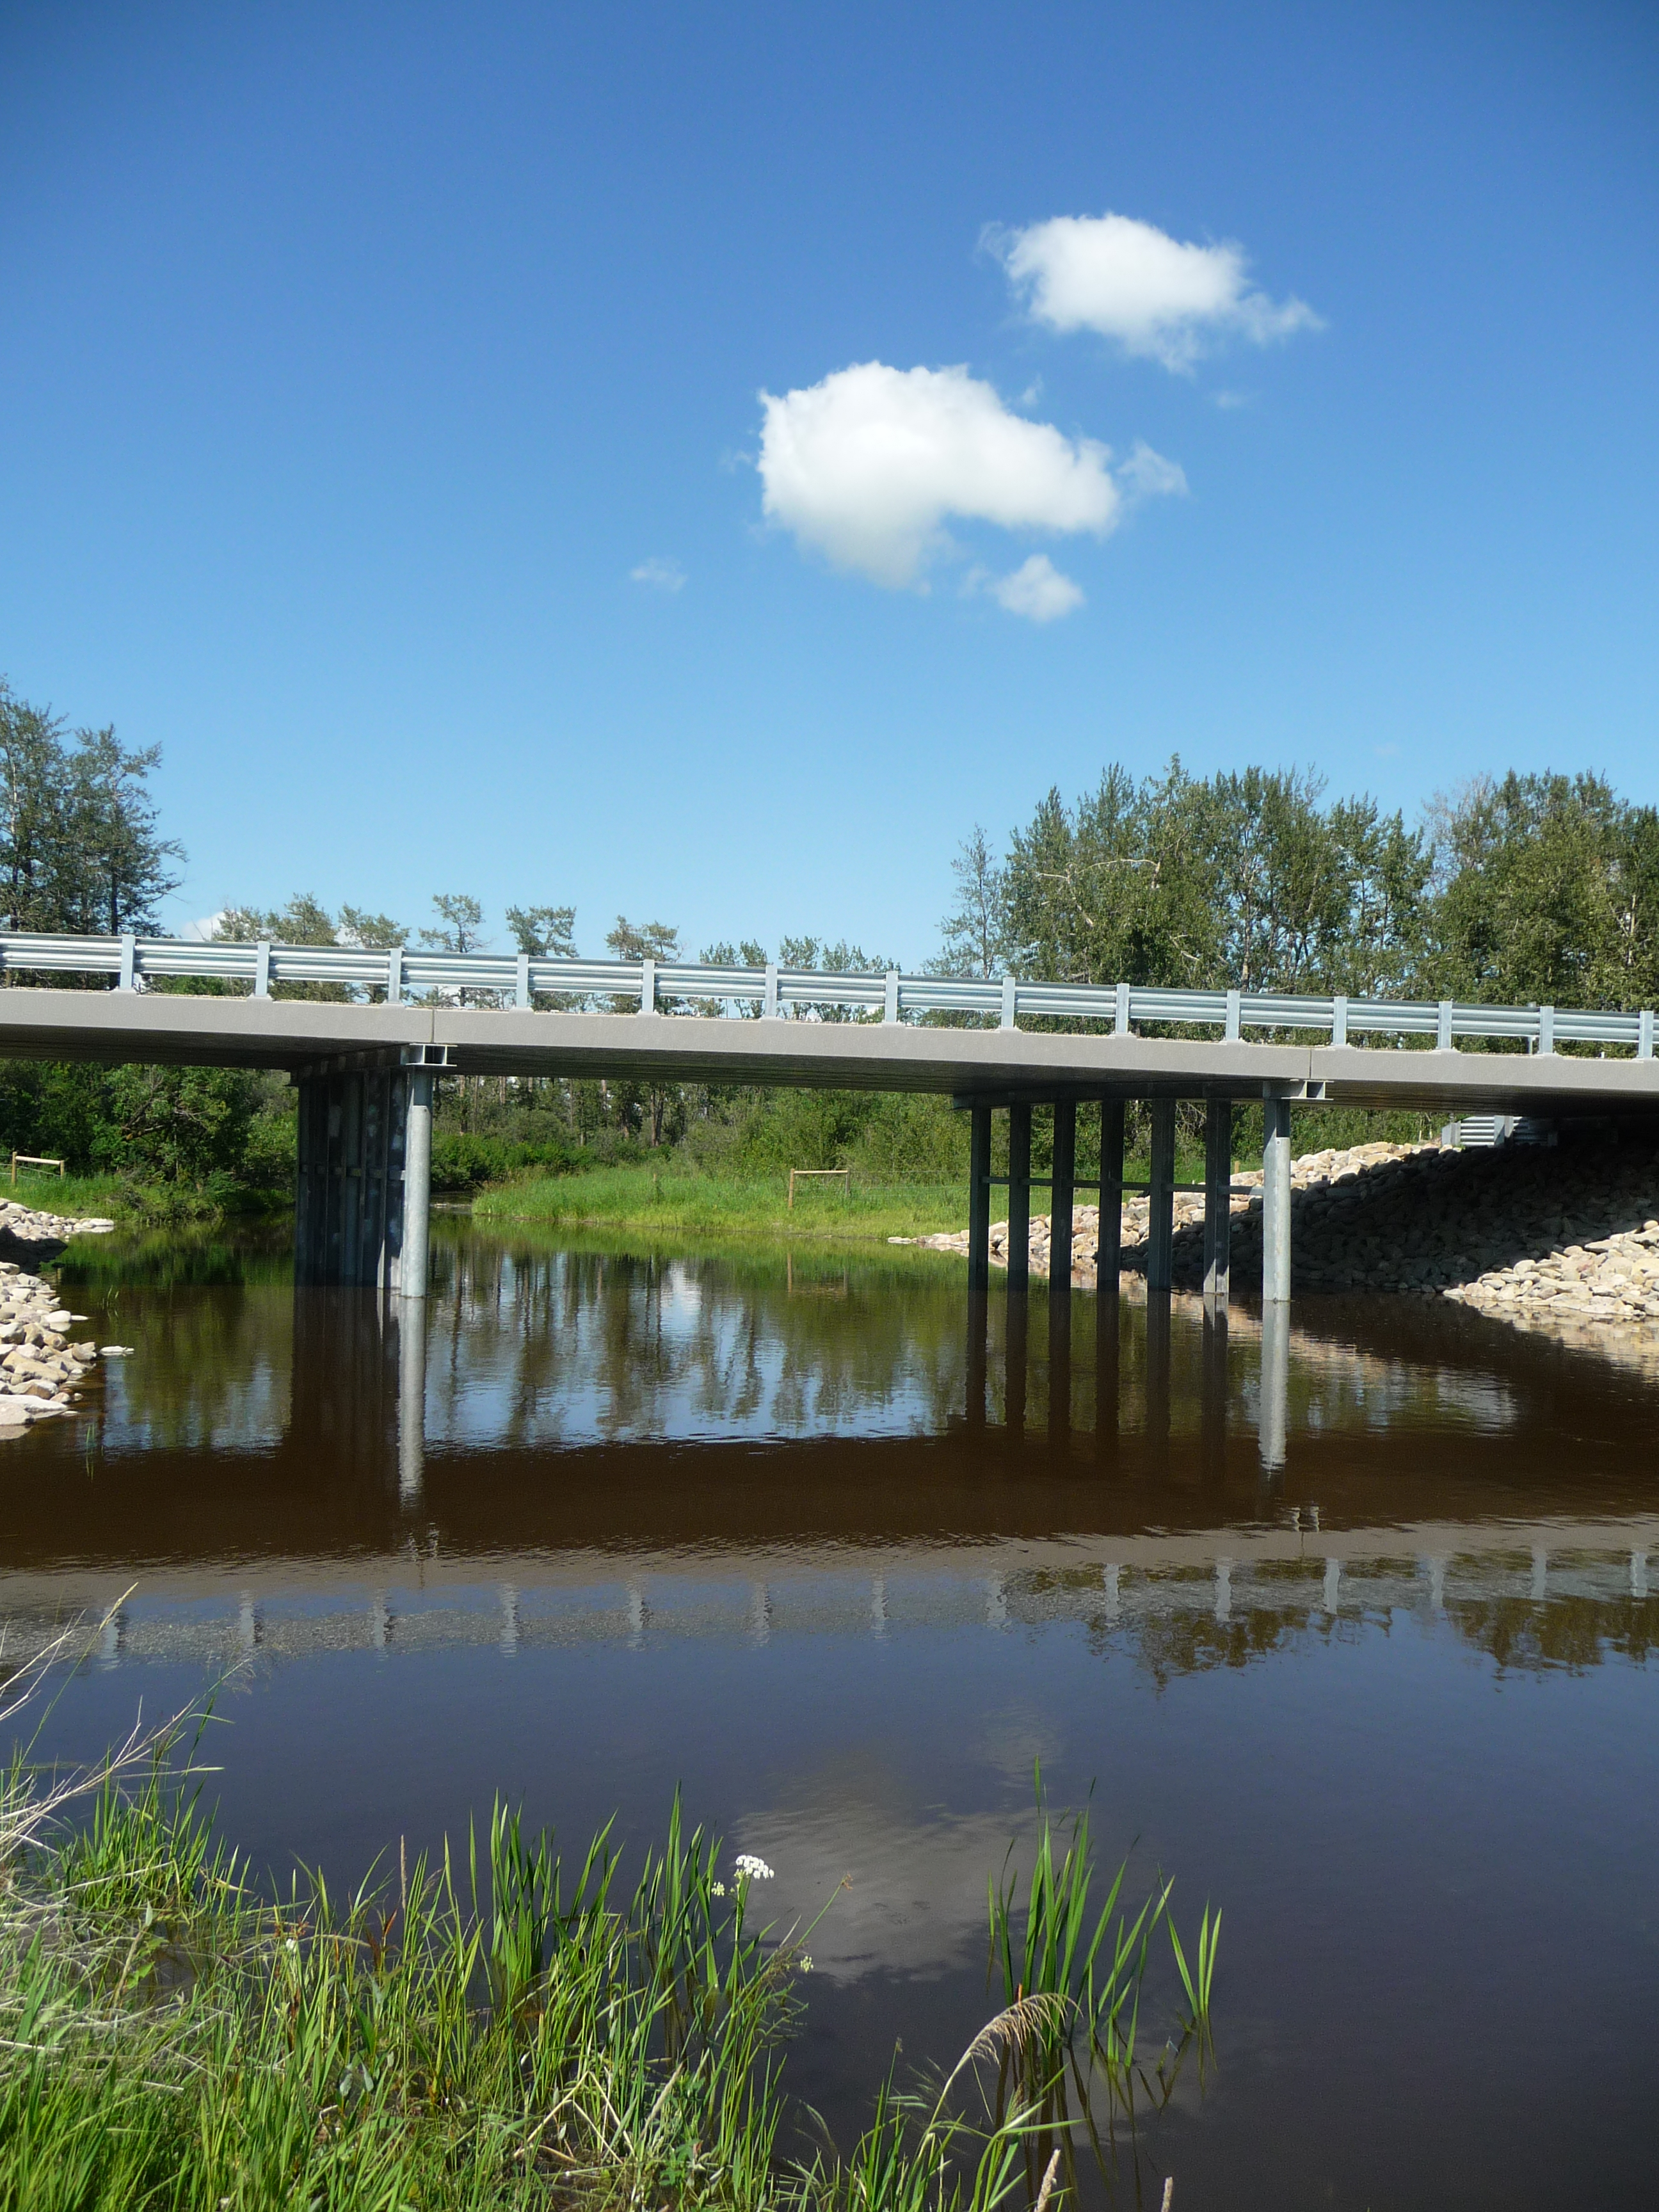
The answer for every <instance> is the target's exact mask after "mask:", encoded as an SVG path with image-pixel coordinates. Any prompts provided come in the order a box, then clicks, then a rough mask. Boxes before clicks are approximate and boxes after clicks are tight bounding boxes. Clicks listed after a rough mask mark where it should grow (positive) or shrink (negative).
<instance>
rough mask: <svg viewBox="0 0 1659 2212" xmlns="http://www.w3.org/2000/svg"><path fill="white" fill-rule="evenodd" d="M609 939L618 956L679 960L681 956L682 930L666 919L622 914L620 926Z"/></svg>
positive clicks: (634, 958) (607, 945)
mask: <svg viewBox="0 0 1659 2212" xmlns="http://www.w3.org/2000/svg"><path fill="white" fill-rule="evenodd" d="M605 945H606V948H607V950H608V951H610V952H611V955H612V957H614V958H616V959H617V960H678V958H679V957H680V933H679V932H678V929H671V928H670V927H669V926H668V924H667V923H666V922H665V921H629V920H628V919H627V918H626V916H625V915H620V914H619V915H617V926H616V927H615V928H614V929H613V930H611V931H610V932H609V933H608V934H607V935H606V938H605Z"/></svg>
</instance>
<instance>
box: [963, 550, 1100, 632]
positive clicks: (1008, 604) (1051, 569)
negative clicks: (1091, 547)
mask: <svg viewBox="0 0 1659 2212" xmlns="http://www.w3.org/2000/svg"><path fill="white" fill-rule="evenodd" d="M987 589H988V590H989V592H990V594H991V597H992V598H993V599H994V600H995V601H996V603H997V605H999V606H1000V607H1001V608H1002V609H1003V610H1004V611H1006V613H1008V614H1011V615H1024V617H1025V618H1026V620H1027V621H1028V622H1034V623H1051V622H1054V621H1055V620H1056V619H1057V618H1058V617H1060V616H1061V615H1069V614H1071V613H1073V611H1075V610H1076V609H1077V608H1079V607H1080V606H1081V605H1083V592H1082V590H1081V588H1080V587H1079V586H1078V585H1076V584H1074V583H1073V581H1072V580H1071V578H1070V577H1069V576H1064V575H1062V574H1060V570H1059V569H1058V568H1055V566H1054V562H1052V561H1051V560H1050V559H1049V558H1048V555H1047V554H1046V553H1033V554H1032V556H1031V557H1030V560H1029V561H1024V562H1021V564H1020V566H1019V567H1018V568H1016V569H1015V570H1014V573H1013V574H1012V576H1001V577H999V578H998V579H997V580H996V581H995V582H994V584H991V585H988V586H987Z"/></svg>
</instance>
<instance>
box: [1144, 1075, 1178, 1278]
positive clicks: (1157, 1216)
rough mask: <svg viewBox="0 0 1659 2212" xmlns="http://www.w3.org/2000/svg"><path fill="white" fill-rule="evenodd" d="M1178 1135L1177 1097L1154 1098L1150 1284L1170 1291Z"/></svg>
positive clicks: (1149, 1207)
mask: <svg viewBox="0 0 1659 2212" xmlns="http://www.w3.org/2000/svg"><path fill="white" fill-rule="evenodd" d="M1175 1136H1176V1103H1175V1100H1174V1099H1173V1098H1154V1099H1153V1101H1152V1194H1151V1196H1150V1198H1149V1200H1148V1201H1147V1221H1146V1288H1147V1289H1148V1290H1149V1291H1167V1290H1168V1289H1169V1288H1170V1277H1171V1274H1172V1272H1173V1267H1174V1260H1175Z"/></svg>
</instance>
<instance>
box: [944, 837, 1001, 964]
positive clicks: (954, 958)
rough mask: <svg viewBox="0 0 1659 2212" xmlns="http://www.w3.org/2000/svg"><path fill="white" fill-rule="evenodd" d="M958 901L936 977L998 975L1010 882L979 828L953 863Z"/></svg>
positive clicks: (948, 922)
mask: <svg viewBox="0 0 1659 2212" xmlns="http://www.w3.org/2000/svg"><path fill="white" fill-rule="evenodd" d="M951 873H952V875H954V876H955V878H956V879H957V902H956V904H955V906H954V907H952V908H951V911H950V913H949V914H948V915H945V922H944V937H945V947H944V951H942V952H941V953H940V955H939V958H938V959H937V960H936V961H934V962H933V963H932V966H933V972H934V974H935V975H975V976H977V977H979V978H980V979H981V981H986V980H988V978H990V977H991V976H994V975H1000V974H1001V972H1002V970H1003V969H1004V968H1005V966H1006V963H1007V957H1008V878H1007V874H1006V871H1005V870H1004V868H1003V867H1002V866H1001V865H1000V862H999V861H997V860H995V859H994V857H993V855H992V852H991V848H990V843H989V842H988V840H987V837H986V835H985V832H984V830H983V829H981V828H980V827H979V825H978V823H975V825H974V829H973V832H972V834H971V836H969V837H968V838H967V839H966V840H965V841H964V842H963V846H962V848H961V849H960V851H959V852H958V853H957V857H956V859H955V860H952V861H951Z"/></svg>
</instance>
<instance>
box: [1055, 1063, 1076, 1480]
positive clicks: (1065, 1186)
mask: <svg viewBox="0 0 1659 2212" xmlns="http://www.w3.org/2000/svg"><path fill="white" fill-rule="evenodd" d="M1076 1182H1077V1103H1076V1101H1075V1100H1073V1099H1070V1098H1061V1099H1057V1100H1056V1101H1055V1103H1054V1176H1053V1181H1052V1182H1051V1184H1050V1186H1049V1189H1050V1196H1049V1201H1048V1436H1049V1440H1050V1442H1051V1443H1058V1442H1060V1439H1061V1438H1062V1437H1066V1435H1068V1434H1069V1433H1070V1431H1071V1426H1072V1204H1073V1195H1074V1190H1075V1186H1076Z"/></svg>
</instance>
